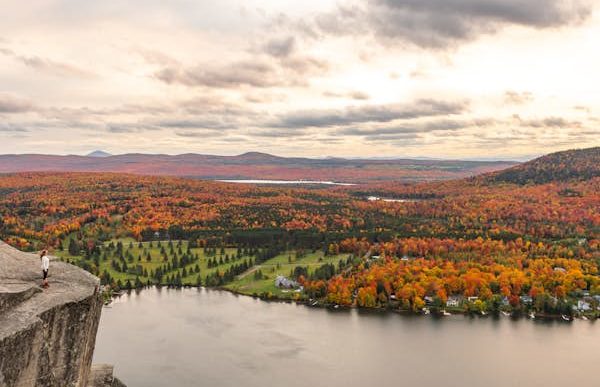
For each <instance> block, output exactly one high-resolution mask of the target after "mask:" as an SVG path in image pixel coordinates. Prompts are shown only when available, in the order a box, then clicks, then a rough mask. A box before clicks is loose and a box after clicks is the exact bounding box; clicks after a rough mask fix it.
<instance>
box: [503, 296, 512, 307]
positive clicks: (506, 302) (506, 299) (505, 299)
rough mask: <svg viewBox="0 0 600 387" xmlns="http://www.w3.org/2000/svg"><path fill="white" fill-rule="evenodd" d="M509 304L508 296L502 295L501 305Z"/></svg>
mask: <svg viewBox="0 0 600 387" xmlns="http://www.w3.org/2000/svg"><path fill="white" fill-rule="evenodd" d="M508 305H510V301H508V297H506V296H504V297H502V306H508Z"/></svg>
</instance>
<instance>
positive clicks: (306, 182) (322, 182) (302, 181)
mask: <svg viewBox="0 0 600 387" xmlns="http://www.w3.org/2000/svg"><path fill="white" fill-rule="evenodd" d="M217 181H220V182H223V183H241V184H324V185H345V186H351V185H356V184H353V183H336V182H334V181H323V180H217Z"/></svg>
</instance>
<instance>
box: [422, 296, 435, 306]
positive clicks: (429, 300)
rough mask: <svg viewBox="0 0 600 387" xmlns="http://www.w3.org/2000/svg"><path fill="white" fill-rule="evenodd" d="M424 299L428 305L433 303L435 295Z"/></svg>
mask: <svg viewBox="0 0 600 387" xmlns="http://www.w3.org/2000/svg"><path fill="white" fill-rule="evenodd" d="M424 300H425V303H426V304H427V305H431V304H433V297H431V296H425V298H424Z"/></svg>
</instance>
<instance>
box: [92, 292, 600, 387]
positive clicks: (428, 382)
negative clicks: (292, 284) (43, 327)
mask: <svg viewBox="0 0 600 387" xmlns="http://www.w3.org/2000/svg"><path fill="white" fill-rule="evenodd" d="M599 327H600V325H598V324H594V323H591V322H585V321H576V322H573V323H570V324H569V323H564V322H558V321H541V320H534V321H532V320H528V319H511V318H510V317H504V316H495V317H494V316H488V317H485V318H481V317H468V316H451V317H445V318H433V317H431V316H428V317H423V316H412V315H400V314H396V313H381V312H372V311H358V310H347V309H337V310H327V309H317V308H310V307H306V306H303V305H296V304H290V303H275V302H263V301H260V300H257V299H253V298H250V297H244V296H236V295H233V294H231V293H228V292H223V291H217V290H206V289H180V290H175V289H167V288H163V289H148V290H144V291H142V292H141V293H135V292H134V293H130V294H125V295H123V296H122V297H121V298H120V299H118V300H117V301H116V302H115V303H114V304H113V305H111V306H110V307H108V308H106V309H105V310H104V311H103V315H102V320H101V324H100V330H99V333H98V341H97V348H96V354H95V359H94V361H95V362H106V363H113V364H116V366H117V374H118V375H119V376H121V377H122V379H123V380H124V381H125V382H126V383H127V384H128V385H129V386H131V387H135V386H166V385H173V386H198V385H202V386H211V387H212V386H215V387H219V386H236V387H239V386H250V387H253V386H257V387H258V386H261V387H264V386H276V385H280V384H285V385H286V386H292V387H293V386H307V385H313V386H331V387H336V386H350V387H352V386H365V385H377V386H383V387H387V386H398V385H407V386H413V385H414V386H437V385H443V386H457V387H458V386H460V387H464V386H489V387H506V386H542V385H544V386H561V387H562V386H563V385H564V384H567V383H573V382H579V383H582V384H584V385H591V384H590V382H591V379H588V377H587V376H584V375H586V374H588V375H591V374H589V372H590V371H591V370H594V369H595V368H594V367H595V363H596V361H595V357H596V355H597V350H596V349H595V348H597V345H598V343H599V340H598V338H599V335H600V329H599Z"/></svg>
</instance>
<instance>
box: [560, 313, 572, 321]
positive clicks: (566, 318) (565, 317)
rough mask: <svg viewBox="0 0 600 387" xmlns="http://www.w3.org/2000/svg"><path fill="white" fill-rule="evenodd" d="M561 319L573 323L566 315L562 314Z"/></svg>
mask: <svg viewBox="0 0 600 387" xmlns="http://www.w3.org/2000/svg"><path fill="white" fill-rule="evenodd" d="M560 317H561V318H562V319H563V320H565V321H572V320H573V319H572V318H571V317H569V316H567V315H566V314H562V315H561V316H560Z"/></svg>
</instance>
